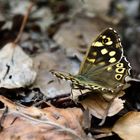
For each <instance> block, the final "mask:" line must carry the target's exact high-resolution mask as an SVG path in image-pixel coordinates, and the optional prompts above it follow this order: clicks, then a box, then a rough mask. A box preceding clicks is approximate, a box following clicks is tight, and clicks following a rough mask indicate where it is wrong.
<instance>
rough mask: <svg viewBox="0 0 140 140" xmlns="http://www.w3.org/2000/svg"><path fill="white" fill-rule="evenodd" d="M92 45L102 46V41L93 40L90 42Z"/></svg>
mask: <svg viewBox="0 0 140 140" xmlns="http://www.w3.org/2000/svg"><path fill="white" fill-rule="evenodd" d="M92 46H94V47H102V46H103V43H102V42H99V41H97V42H93V43H92Z"/></svg>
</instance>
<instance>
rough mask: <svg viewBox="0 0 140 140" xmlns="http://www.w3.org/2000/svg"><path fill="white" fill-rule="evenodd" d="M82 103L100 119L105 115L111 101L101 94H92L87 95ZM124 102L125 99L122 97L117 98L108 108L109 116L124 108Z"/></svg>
mask: <svg viewBox="0 0 140 140" xmlns="http://www.w3.org/2000/svg"><path fill="white" fill-rule="evenodd" d="M80 103H81V104H82V105H83V107H84V108H85V109H88V110H89V113H90V114H92V115H93V116H95V117H97V118H99V119H102V118H103V117H104V115H105V111H106V110H107V107H108V105H109V104H110V102H109V101H106V100H105V99H104V98H103V97H102V96H99V95H98V94H91V95H89V96H88V97H86V99H84V100H82V101H80ZM123 103H124V101H123V100H122V99H119V98H115V99H114V101H113V103H112V104H111V106H110V108H109V110H108V115H107V116H113V115H115V114H117V113H118V112H119V111H120V110H122V109H123Z"/></svg>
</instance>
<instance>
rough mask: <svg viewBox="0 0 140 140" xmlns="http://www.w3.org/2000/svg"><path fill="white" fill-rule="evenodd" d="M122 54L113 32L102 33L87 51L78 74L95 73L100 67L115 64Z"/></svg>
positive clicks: (116, 35) (118, 41) (111, 30)
mask: <svg viewBox="0 0 140 140" xmlns="http://www.w3.org/2000/svg"><path fill="white" fill-rule="evenodd" d="M122 54H123V50H122V46H121V43H120V38H119V36H118V34H117V33H116V31H115V30H113V29H112V28H108V29H106V30H105V31H103V32H102V33H101V34H100V35H99V36H98V37H97V39H95V41H93V43H92V45H91V46H90V47H89V49H88V50H87V53H86V55H85V58H84V61H83V62H82V64H81V67H80V70H79V74H81V75H84V74H87V73H88V72H89V71H92V72H93V71H94V70H95V71H96V70H98V69H100V68H102V67H105V66H108V65H112V64H115V63H117V62H118V61H119V60H120V59H121V57H122Z"/></svg>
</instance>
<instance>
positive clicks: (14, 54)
mask: <svg viewBox="0 0 140 140" xmlns="http://www.w3.org/2000/svg"><path fill="white" fill-rule="evenodd" d="M35 78H36V72H35V70H34V68H33V61H32V59H31V58H30V57H29V56H28V55H26V54H25V53H24V52H23V51H22V49H21V48H20V46H18V45H16V44H14V43H8V44H6V45H5V46H4V47H3V48H2V49H1V50H0V87H4V88H8V89H12V88H20V87H25V86H29V85H31V84H32V83H33V82H34V81H35Z"/></svg>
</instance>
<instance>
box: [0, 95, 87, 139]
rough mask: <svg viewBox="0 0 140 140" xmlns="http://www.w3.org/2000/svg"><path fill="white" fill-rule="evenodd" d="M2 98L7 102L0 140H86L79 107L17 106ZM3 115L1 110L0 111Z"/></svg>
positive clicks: (5, 103)
mask: <svg viewBox="0 0 140 140" xmlns="http://www.w3.org/2000/svg"><path fill="white" fill-rule="evenodd" d="M0 101H1V102H3V103H4V105H5V106H8V113H7V114H6V115H5V119H4V121H3V122H2V126H3V130H2V131H1V133H0V140H1V138H2V140H13V139H14V140H15V139H20V140H43V139H45V140H50V139H51V140H56V139H57V140H66V139H67V140H73V139H75V140H85V139H86V138H85V133H84V131H83V130H82V125H81V124H82V121H83V114H82V111H81V110H80V109H77V108H70V109H58V108H55V107H53V106H51V107H47V108H45V109H38V108H35V107H24V106H17V105H15V104H14V103H13V102H12V101H10V100H8V99H7V98H5V97H3V96H0ZM0 114H1V115H2V112H1V113H0Z"/></svg>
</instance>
